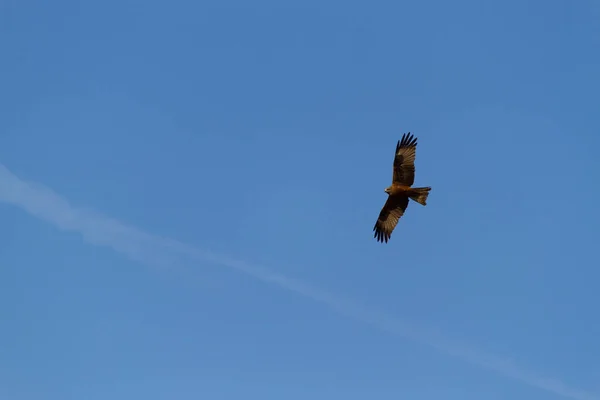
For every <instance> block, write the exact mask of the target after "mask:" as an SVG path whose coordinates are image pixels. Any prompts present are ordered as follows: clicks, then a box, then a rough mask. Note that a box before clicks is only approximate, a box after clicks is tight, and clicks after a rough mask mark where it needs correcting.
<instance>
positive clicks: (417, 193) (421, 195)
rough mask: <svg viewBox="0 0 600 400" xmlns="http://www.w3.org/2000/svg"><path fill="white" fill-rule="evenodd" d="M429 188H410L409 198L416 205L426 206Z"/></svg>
mask: <svg viewBox="0 0 600 400" xmlns="http://www.w3.org/2000/svg"><path fill="white" fill-rule="evenodd" d="M430 190H431V188H430V187H420V188H411V194H410V195H409V197H410V198H411V199H412V200H414V201H416V202H417V203H419V204H421V205H423V206H426V205H427V196H429V191H430Z"/></svg>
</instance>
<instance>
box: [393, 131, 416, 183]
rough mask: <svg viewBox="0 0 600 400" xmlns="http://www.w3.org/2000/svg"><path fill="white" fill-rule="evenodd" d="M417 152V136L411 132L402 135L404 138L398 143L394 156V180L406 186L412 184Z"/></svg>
mask: <svg viewBox="0 0 600 400" xmlns="http://www.w3.org/2000/svg"><path fill="white" fill-rule="evenodd" d="M416 152H417V138H416V137H414V136H413V135H411V133H410V132H408V133H405V134H403V135H402V140H399V141H398V143H397V144H396V155H395V156H394V173H393V175H392V182H393V183H398V184H400V185H404V186H411V185H412V184H413V183H414V182H415V157H416Z"/></svg>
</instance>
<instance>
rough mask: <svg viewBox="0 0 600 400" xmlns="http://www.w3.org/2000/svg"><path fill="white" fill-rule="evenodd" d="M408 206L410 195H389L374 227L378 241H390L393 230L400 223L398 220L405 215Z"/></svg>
mask: <svg viewBox="0 0 600 400" xmlns="http://www.w3.org/2000/svg"><path fill="white" fill-rule="evenodd" d="M406 207H408V197H407V196H402V195H393V196H388V199H387V201H386V202H385V204H384V205H383V208H382V209H381V212H380V213H379V218H377V222H376V223H375V226H374V227H373V231H375V235H374V237H375V238H377V241H378V242H382V243H383V242H386V243H387V242H388V240H390V237H391V236H392V231H393V230H394V228H395V227H396V224H398V220H399V219H400V217H402V215H404V210H406Z"/></svg>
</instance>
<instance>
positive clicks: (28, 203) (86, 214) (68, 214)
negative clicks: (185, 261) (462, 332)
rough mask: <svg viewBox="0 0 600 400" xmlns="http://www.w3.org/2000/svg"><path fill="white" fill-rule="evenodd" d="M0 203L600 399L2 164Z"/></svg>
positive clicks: (154, 258)
mask: <svg viewBox="0 0 600 400" xmlns="http://www.w3.org/2000/svg"><path fill="white" fill-rule="evenodd" d="M0 201H1V202H5V203H9V204H12V205H14V206H17V207H19V208H21V209H24V210H25V211H26V212H27V213H29V214H31V215H32V216H35V217H37V218H39V219H42V220H44V221H47V222H49V223H51V224H53V225H55V226H56V227H58V228H60V229H62V230H65V231H71V232H78V233H80V234H81V235H82V236H83V238H84V240H85V241H87V242H89V243H91V244H94V245H98V246H107V247H110V248H112V249H113V250H115V251H117V252H119V253H122V254H124V255H126V256H127V257H129V258H131V259H133V260H135V261H138V262H141V263H144V264H147V265H151V266H157V267H167V266H169V265H172V263H174V262H176V260H177V259H179V258H180V257H182V256H186V257H189V258H191V259H193V260H197V261H202V262H207V261H208V262H212V263H215V264H219V265H222V266H226V267H229V268H232V269H235V270H237V271H239V272H243V273H245V274H247V275H250V276H251V277H253V278H255V279H259V280H261V281H263V282H266V283H270V284H273V285H275V286H278V287H280V288H282V289H285V290H287V291H291V292H295V293H297V294H299V295H301V296H304V297H306V298H308V299H311V300H313V301H315V302H318V303H321V304H323V305H325V306H327V307H328V308H330V309H332V310H333V311H335V312H337V313H340V314H342V315H345V316H347V317H350V318H353V319H355V320H357V321H359V322H362V323H366V324H370V325H373V326H374V327H376V328H378V329H380V330H383V331H387V332H390V333H392V334H395V335H399V336H403V337H405V338H408V339H411V340H413V341H416V342H420V343H422V344H426V345H429V346H431V347H434V348H435V349H437V350H439V351H441V352H443V353H446V354H449V355H451V356H454V357H456V358H459V359H461V360H463V361H466V362H469V363H471V364H474V365H477V366H479V367H482V368H486V369H489V370H493V371H496V372H497V373H500V374H502V375H504V376H506V377H509V378H512V379H514V380H516V381H520V382H522V383H525V384H527V385H529V386H532V387H536V388H538V389H542V390H545V391H547V392H550V393H553V394H556V395H560V396H562V397H565V398H569V399H573V400H600V397H599V396H597V395H594V394H591V393H587V392H584V391H581V390H578V389H575V388H573V387H570V386H567V385H566V384H564V383H562V382H561V381H559V380H557V379H549V378H544V377H542V376H540V375H539V374H537V373H534V372H532V371H528V370H525V369H524V368H522V367H520V366H518V365H516V364H515V363H514V362H512V361H509V360H505V359H502V358H500V357H498V356H494V355H491V354H486V353H484V352H482V351H478V350H474V349H473V348H472V347H469V346H463V345H460V344H458V343H456V342H451V341H449V340H448V339H447V338H444V337H442V336H440V335H437V334H433V333H432V332H429V331H427V330H425V329H423V328H420V327H417V326H414V325H412V324H409V323H407V322H405V321H402V320H400V319H398V318H395V317H393V316H391V315H389V314H387V313H384V312H381V311H378V310H374V309H369V308H366V307H365V306H363V305H361V304H358V303H356V302H354V301H352V300H349V299H344V298H342V297H340V296H334V295H333V294H331V293H328V292H326V291H324V290H321V289H319V288H317V287H315V286H313V285H309V284H307V283H305V282H302V281H299V280H296V279H292V278H289V277H286V276H284V275H281V274H277V273H274V272H271V271H269V270H267V269H264V268H261V267H259V266H256V265H250V264H247V263H245V262H243V261H239V260H235V259H231V258H229V257H227V256H224V255H219V254H214V253H211V252H207V251H202V250H200V249H198V248H195V247H192V246H189V245H186V244H184V243H181V242H179V241H177V240H173V239H170V238H166V237H160V236H156V235H151V234H149V233H146V232H144V231H142V230H139V229H137V228H134V227H131V226H128V225H126V224H124V223H122V222H120V221H118V220H115V219H113V218H110V217H106V216H103V215H100V214H97V213H95V212H92V211H91V210H86V209H82V208H75V207H73V206H72V205H71V204H69V202H68V201H67V200H66V199H64V198H63V197H61V196H59V195H58V194H57V193H55V192H54V191H52V190H51V189H48V188H47V187H45V186H42V185H40V184H37V183H31V182H26V181H24V180H22V179H20V178H18V177H17V176H16V175H14V174H13V173H12V172H11V171H10V170H8V168H6V167H4V166H2V165H1V164H0Z"/></svg>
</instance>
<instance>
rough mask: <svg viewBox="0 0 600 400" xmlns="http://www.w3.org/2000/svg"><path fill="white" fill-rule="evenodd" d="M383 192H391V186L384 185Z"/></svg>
mask: <svg viewBox="0 0 600 400" xmlns="http://www.w3.org/2000/svg"><path fill="white" fill-rule="evenodd" d="M384 192H386V193H387V194H390V193H392V187H391V186H389V187H386V188H385V190H384Z"/></svg>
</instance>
